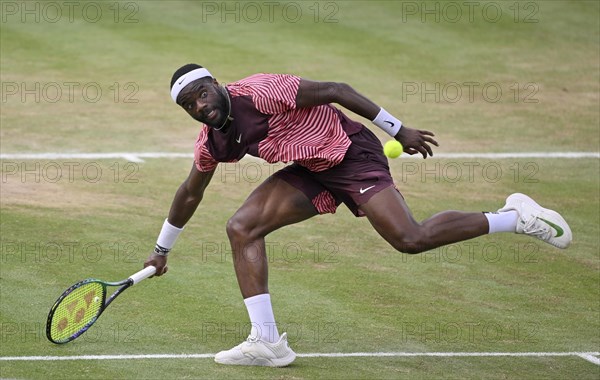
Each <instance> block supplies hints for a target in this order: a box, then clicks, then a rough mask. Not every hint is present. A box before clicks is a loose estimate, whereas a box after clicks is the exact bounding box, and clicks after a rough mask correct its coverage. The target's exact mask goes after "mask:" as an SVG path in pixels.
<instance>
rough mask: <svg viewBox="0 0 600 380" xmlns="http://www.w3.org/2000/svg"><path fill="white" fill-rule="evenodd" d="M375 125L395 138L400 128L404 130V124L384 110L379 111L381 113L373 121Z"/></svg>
mask: <svg viewBox="0 0 600 380" xmlns="http://www.w3.org/2000/svg"><path fill="white" fill-rule="evenodd" d="M373 124H375V125H376V126H378V127H379V128H381V129H383V130H384V131H385V132H386V133H387V134H388V135H390V136H392V137H395V136H396V135H397V134H398V131H399V130H400V128H402V122H401V121H400V120H398V119H396V118H395V117H393V116H392V115H390V113H389V112H387V111H386V110H384V109H383V108H382V109H380V110H379V113H378V114H377V116H376V117H375V119H373Z"/></svg>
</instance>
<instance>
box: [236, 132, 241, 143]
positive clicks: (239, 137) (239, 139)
mask: <svg viewBox="0 0 600 380" xmlns="http://www.w3.org/2000/svg"><path fill="white" fill-rule="evenodd" d="M241 141H242V134H241V133H240V135H239V136H238V138H237V139H235V142H236V143H238V144H239V143H240V142H241Z"/></svg>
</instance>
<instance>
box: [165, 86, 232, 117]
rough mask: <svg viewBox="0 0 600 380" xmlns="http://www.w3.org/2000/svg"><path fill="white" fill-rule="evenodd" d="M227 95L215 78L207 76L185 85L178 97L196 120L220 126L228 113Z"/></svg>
mask: <svg viewBox="0 0 600 380" xmlns="http://www.w3.org/2000/svg"><path fill="white" fill-rule="evenodd" d="M226 96H227V95H226V94H225V93H224V91H223V89H222V88H221V86H219V83H218V82H217V81H216V80H215V79H212V78H206V79H200V80H197V81H194V82H192V83H190V84H188V85H187V86H185V88H184V89H183V90H181V93H180V94H179V96H178V97H177V102H178V104H179V105H180V106H181V107H182V108H183V109H184V110H185V111H186V112H187V113H188V114H189V115H190V116H191V117H193V118H194V119H195V120H198V121H199V122H201V123H204V124H206V125H208V126H209V127H213V128H219V127H221V126H222V125H223V123H224V122H225V120H226V119H227V115H228V108H229V107H228V102H227V98H226Z"/></svg>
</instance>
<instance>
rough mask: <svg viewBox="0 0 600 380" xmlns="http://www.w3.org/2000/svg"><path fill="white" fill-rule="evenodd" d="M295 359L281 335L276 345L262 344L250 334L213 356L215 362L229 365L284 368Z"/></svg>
mask: <svg viewBox="0 0 600 380" xmlns="http://www.w3.org/2000/svg"><path fill="white" fill-rule="evenodd" d="M295 359H296V353H295V352H294V351H292V349H291V348H290V346H289V345H288V341H287V334H286V333H283V334H282V335H281V336H280V337H279V341H277V342H276V343H269V342H264V341H262V340H260V339H259V338H257V337H256V336H255V335H254V334H253V333H250V336H248V339H246V341H244V342H242V343H241V344H239V345H237V346H235V347H233V348H232V349H231V350H227V351H221V352H219V353H218V354H216V355H215V362H217V363H220V364H229V365H256V366H267V367H285V366H287V365H289V364H291V363H292V362H293V361H294V360H295Z"/></svg>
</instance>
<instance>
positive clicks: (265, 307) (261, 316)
mask: <svg viewBox="0 0 600 380" xmlns="http://www.w3.org/2000/svg"><path fill="white" fill-rule="evenodd" d="M244 303H245V304H246V309H248V315H249V316H250V322H251V323H252V329H253V330H255V331H256V336H257V337H258V338H259V339H260V340H263V341H267V342H270V343H275V342H277V341H278V340H279V332H278V331H277V325H276V324H275V316H274V315H273V307H272V306H271V295H270V294H269V293H265V294H259V295H257V296H253V297H249V298H246V299H245V300H244Z"/></svg>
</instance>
